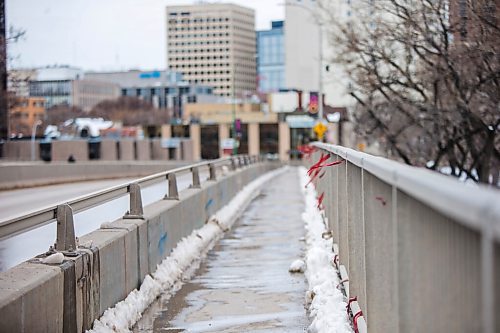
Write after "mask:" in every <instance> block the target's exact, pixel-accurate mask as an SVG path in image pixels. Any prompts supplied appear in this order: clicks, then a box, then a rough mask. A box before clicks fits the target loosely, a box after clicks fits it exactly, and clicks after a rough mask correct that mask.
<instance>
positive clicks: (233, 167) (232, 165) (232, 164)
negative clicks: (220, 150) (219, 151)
mask: <svg viewBox="0 0 500 333" xmlns="http://www.w3.org/2000/svg"><path fill="white" fill-rule="evenodd" d="M231 170H233V171H234V170H236V162H235V161H234V158H231Z"/></svg>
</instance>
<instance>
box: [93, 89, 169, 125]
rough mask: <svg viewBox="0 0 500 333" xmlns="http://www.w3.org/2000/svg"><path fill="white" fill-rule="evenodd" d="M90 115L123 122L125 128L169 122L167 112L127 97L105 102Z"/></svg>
mask: <svg viewBox="0 0 500 333" xmlns="http://www.w3.org/2000/svg"><path fill="white" fill-rule="evenodd" d="M88 115H89V116H92V117H102V118H105V119H109V120H112V121H115V122H116V121H118V122H122V123H123V125H125V126H137V125H161V124H166V123H167V122H168V113H167V110H164V109H157V108H155V107H153V105H152V104H151V103H149V102H146V101H143V100H141V99H139V98H136V97H127V96H123V97H120V98H119V99H117V100H109V101H103V102H101V103H99V104H97V105H96V106H95V107H94V108H93V109H92V110H91V111H90V113H89V114H88Z"/></svg>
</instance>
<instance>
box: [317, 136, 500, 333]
mask: <svg viewBox="0 0 500 333" xmlns="http://www.w3.org/2000/svg"><path fill="white" fill-rule="evenodd" d="M314 146H315V147H317V148H319V149H318V152H315V154H314V157H315V158H316V159H317V158H320V161H321V157H320V153H321V154H325V153H326V154H329V155H330V157H329V158H330V161H340V160H344V161H345V163H340V164H330V166H331V167H326V168H325V167H319V166H318V165H316V168H317V169H316V170H318V168H319V170H321V169H323V170H322V172H321V176H319V177H318V178H317V179H318V180H317V184H316V189H317V190H318V193H321V195H320V197H321V202H322V205H323V207H324V208H325V216H326V217H327V221H328V227H329V228H330V230H332V234H333V241H334V243H336V244H338V246H335V244H334V248H335V247H336V248H337V249H338V250H337V252H338V258H339V259H340V264H342V266H345V268H346V270H347V273H348V275H349V288H348V290H347V294H348V295H347V296H348V297H350V298H352V297H356V299H357V300H358V302H359V306H360V307H361V308H362V309H363V312H364V314H365V318H366V319H367V325H368V329H369V331H374V332H410V331H414V330H415V329H417V328H418V330H419V331H422V332H424V331H425V332H444V331H446V332H458V331H463V332H485V333H493V332H499V330H500V320H499V319H498V316H497V315H496V314H498V313H500V312H499V311H500V309H499V304H500V293H499V292H498V290H499V289H498V281H499V280H498V278H499V276H500V275H499V274H500V191H499V190H498V189H495V188H492V187H488V186H485V185H481V184H464V183H462V182H460V181H458V180H457V179H456V178H453V177H450V176H446V175H443V174H440V173H438V172H434V171H431V170H427V169H425V168H416V167H412V166H408V165H405V164H402V163H399V162H396V161H391V160H388V159H386V158H383V157H378V156H372V155H369V154H366V153H362V152H358V151H355V150H352V149H349V148H345V147H340V146H334V145H329V144H324V143H314ZM323 160H324V158H323ZM330 161H328V162H330ZM325 165H328V164H327V163H326V162H325ZM318 201H319V199H318ZM320 204H321V203H320ZM437 304H439V305H438V306H435V305H437ZM472 313H474V314H472ZM443 318H446V320H443Z"/></svg>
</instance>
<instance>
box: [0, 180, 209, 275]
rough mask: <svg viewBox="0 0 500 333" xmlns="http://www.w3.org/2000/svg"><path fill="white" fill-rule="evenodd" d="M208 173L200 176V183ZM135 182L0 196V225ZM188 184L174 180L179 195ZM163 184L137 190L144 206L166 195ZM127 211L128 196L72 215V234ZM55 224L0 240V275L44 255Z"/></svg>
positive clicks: (61, 186) (59, 187)
mask: <svg viewBox="0 0 500 333" xmlns="http://www.w3.org/2000/svg"><path fill="white" fill-rule="evenodd" d="M207 177H208V172H200V181H201V182H202V183H203V182H204V181H206V179H207ZM134 179H136V178H121V179H113V180H100V181H88V182H75V183H69V184H59V185H51V186H42V187H35V188H27V189H19V190H12V191H2V192H0V222H1V221H5V220H8V219H10V218H13V217H16V216H21V215H25V214H27V213H29V212H32V211H36V210H39V209H41V208H43V207H46V206H52V205H56V204H59V203H64V202H67V201H70V200H72V199H74V198H77V197H80V196H82V195H87V194H90V193H93V192H96V191H100V190H103V189H106V188H109V187H112V186H116V185H120V184H125V183H129V182H131V181H133V180H134ZM191 183H192V176H191V174H184V175H181V176H179V177H178V178H177V187H178V190H179V191H182V190H183V189H186V188H188V187H189V185H191ZM167 187H168V186H167V181H166V180H165V182H162V183H158V184H155V185H152V186H148V187H146V188H143V189H141V195H142V203H143V205H144V206H146V205H148V204H151V203H153V202H155V201H158V200H161V199H162V198H163V197H164V196H165V194H166V192H167ZM128 208H129V199H128V196H127V195H125V196H122V197H120V198H118V199H115V200H112V201H109V202H106V203H104V204H102V205H99V206H97V207H93V208H91V209H88V210H85V211H83V212H80V213H78V214H75V215H74V222H75V234H76V236H77V237H79V236H82V235H85V234H88V233H89V232H92V231H94V230H96V229H98V228H99V227H100V226H101V224H102V223H104V222H111V221H114V220H116V219H119V218H120V217H122V216H123V215H124V214H125V212H126V211H127V210H128ZM55 238H56V224H55V223H50V224H47V225H45V226H42V227H39V228H37V229H34V230H31V231H28V232H25V233H23V234H20V235H17V236H14V237H11V238H8V239H4V240H0V271H4V270H7V269H9V268H11V267H13V266H15V265H17V264H19V263H21V262H23V261H25V260H28V259H30V258H33V257H34V256H36V255H38V254H40V253H43V252H45V251H47V249H48V248H49V246H50V245H52V244H54V241H55Z"/></svg>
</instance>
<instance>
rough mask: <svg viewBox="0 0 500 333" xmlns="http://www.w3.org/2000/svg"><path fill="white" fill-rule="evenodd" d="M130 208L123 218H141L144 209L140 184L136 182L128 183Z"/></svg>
mask: <svg viewBox="0 0 500 333" xmlns="http://www.w3.org/2000/svg"><path fill="white" fill-rule="evenodd" d="M128 192H129V195H130V209H129V211H128V212H127V213H126V214H125V216H124V217H123V218H124V219H142V218H144V217H143V215H144V210H143V207H142V197H141V186H140V185H139V184H137V183H132V184H129V186H128Z"/></svg>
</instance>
